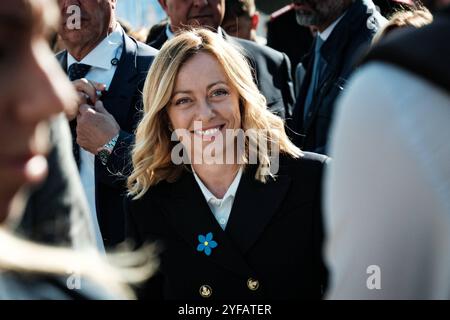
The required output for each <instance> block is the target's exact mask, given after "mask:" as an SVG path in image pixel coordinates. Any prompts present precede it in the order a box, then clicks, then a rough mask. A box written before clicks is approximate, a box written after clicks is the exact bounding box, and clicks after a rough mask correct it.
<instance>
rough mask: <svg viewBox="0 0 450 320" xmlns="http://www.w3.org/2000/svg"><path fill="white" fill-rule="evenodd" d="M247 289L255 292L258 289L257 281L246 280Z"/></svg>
mask: <svg viewBox="0 0 450 320" xmlns="http://www.w3.org/2000/svg"><path fill="white" fill-rule="evenodd" d="M247 287H248V288H249V289H250V290H252V291H256V290H258V289H259V281H258V280H255V279H252V278H250V279H248V280H247Z"/></svg>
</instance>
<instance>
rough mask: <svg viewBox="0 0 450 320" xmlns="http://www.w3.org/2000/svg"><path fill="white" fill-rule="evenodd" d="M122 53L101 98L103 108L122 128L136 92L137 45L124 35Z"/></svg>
mask: <svg viewBox="0 0 450 320" xmlns="http://www.w3.org/2000/svg"><path fill="white" fill-rule="evenodd" d="M123 40H124V45H123V52H122V56H121V58H120V61H119V64H118V65H117V70H116V72H115V74H114V77H113V79H112V81H111V85H110V87H109V89H108V92H106V93H105V94H104V95H103V96H102V101H103V103H104V105H105V108H106V109H107V110H108V112H109V113H111V114H112V115H113V116H114V118H115V119H116V121H117V122H118V123H119V125H120V126H121V127H122V126H123V125H124V122H125V121H126V119H127V115H128V113H129V111H130V105H131V102H132V99H133V97H134V95H135V92H136V91H137V89H136V88H137V85H136V81H134V80H135V78H136V77H137V76H138V69H137V60H136V59H137V44H136V42H134V41H133V40H132V39H131V38H130V37H128V36H127V35H124V37H123Z"/></svg>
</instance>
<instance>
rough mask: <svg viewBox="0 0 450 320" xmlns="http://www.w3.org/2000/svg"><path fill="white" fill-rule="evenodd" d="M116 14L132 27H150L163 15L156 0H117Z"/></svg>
mask: <svg viewBox="0 0 450 320" xmlns="http://www.w3.org/2000/svg"><path fill="white" fill-rule="evenodd" d="M117 15H118V16H119V17H120V18H123V19H125V20H127V21H128V22H129V23H130V24H131V25H132V26H133V27H134V28H139V27H144V26H145V27H150V26H152V25H154V24H155V23H158V22H159V21H160V20H161V19H163V18H164V17H165V13H164V11H163V10H162V9H161V6H160V5H159V3H158V1H157V0H118V1H117Z"/></svg>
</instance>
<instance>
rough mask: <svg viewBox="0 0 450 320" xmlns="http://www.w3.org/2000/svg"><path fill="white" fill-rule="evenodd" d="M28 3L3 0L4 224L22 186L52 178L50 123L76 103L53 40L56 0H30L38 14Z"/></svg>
mask: <svg viewBox="0 0 450 320" xmlns="http://www.w3.org/2000/svg"><path fill="white" fill-rule="evenodd" d="M28 1H30V0H2V1H0V181H1V183H0V222H2V221H3V220H4V219H5V218H6V215H7V212H8V208H9V206H10V204H11V201H12V199H13V197H14V196H15V195H16V193H17V192H18V190H19V189H20V187H22V186H23V185H24V184H27V183H36V182H39V181H41V180H42V179H43V178H44V177H45V176H46V173H47V162H46V159H45V155H46V154H47V151H48V140H49V135H48V127H47V121H48V120H49V118H50V117H51V116H52V115H55V114H57V113H59V112H61V111H63V110H64V108H66V107H69V104H68V102H67V101H76V99H75V97H76V96H75V93H74V92H73V89H72V87H71V86H70V83H69V82H68V81H67V80H66V77H65V75H64V73H63V72H62V71H61V69H60V67H59V66H58V64H57V62H56V60H55V58H54V56H53V54H52V52H51V51H50V48H49V47H48V44H47V40H46V30H45V28H46V24H45V22H44V21H43V16H42V13H43V12H44V10H45V8H44V5H51V3H50V2H51V1H49V0H33V1H30V3H32V4H31V7H32V8H33V10H32V11H34V13H35V14H32V13H31V12H30V10H29V6H30V4H29V3H28ZM27 3H28V4H27ZM36 13H37V14H36ZM68 99H70V100H68ZM70 107H72V106H70Z"/></svg>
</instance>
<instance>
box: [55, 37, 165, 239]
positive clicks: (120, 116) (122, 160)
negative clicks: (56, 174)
mask: <svg viewBox="0 0 450 320" xmlns="http://www.w3.org/2000/svg"><path fill="white" fill-rule="evenodd" d="M157 52H158V51H157V50H155V49H154V48H151V47H149V46H147V45H145V44H143V43H140V42H137V41H136V40H134V39H132V38H130V37H128V36H127V35H125V36H124V50H123V52H122V56H121V58H120V61H119V64H118V65H117V69H116V72H115V74H114V77H113V80H112V82H111V85H110V88H109V90H108V92H107V93H105V94H103V96H102V101H103V103H104V105H105V108H106V110H108V112H109V113H111V114H112V115H113V116H114V118H115V119H116V121H117V122H118V124H119V126H120V128H121V130H120V133H119V139H118V140H117V143H116V146H115V147H114V150H113V152H112V154H111V156H110V157H109V159H108V163H107V165H106V166H104V165H102V163H101V162H100V160H99V159H98V158H97V157H96V158H95V201H96V208H97V218H98V222H99V226H100V231H101V233H102V236H103V240H104V244H105V246H106V247H109V246H113V245H116V244H118V243H120V242H122V241H123V240H124V236H125V218H124V213H123V205H122V203H123V198H124V196H125V194H126V188H125V183H126V176H127V175H128V174H129V172H130V170H131V164H130V163H129V159H130V156H129V155H130V152H131V146H132V144H133V143H134V130H135V129H136V127H137V124H138V121H139V119H140V116H141V114H140V113H141V110H142V89H143V85H144V82H145V78H146V76H147V73H148V70H149V69H150V65H151V63H152V61H153V59H154V57H155V55H156V54H157ZM57 58H58V60H59V62H60V64H61V66H62V68H63V69H64V70H67V52H66V51H63V52H61V53H60V54H58V56H57ZM73 138H74V141H75V142H74V143H76V137H75V136H74V137H73Z"/></svg>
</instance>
